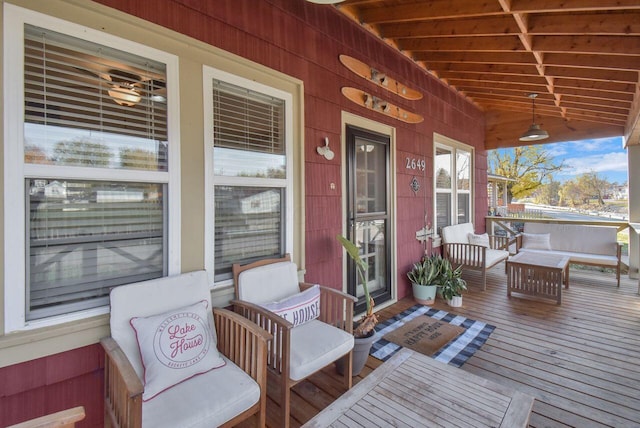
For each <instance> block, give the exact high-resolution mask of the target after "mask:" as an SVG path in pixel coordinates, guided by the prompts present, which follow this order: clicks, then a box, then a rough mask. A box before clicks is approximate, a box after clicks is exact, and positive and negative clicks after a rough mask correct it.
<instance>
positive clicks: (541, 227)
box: [524, 223, 618, 256]
mask: <svg viewBox="0 0 640 428" xmlns="http://www.w3.org/2000/svg"><path fill="white" fill-rule="evenodd" d="M524 232H525V233H549V234H550V237H551V238H550V241H551V249H552V250H554V251H569V252H574V253H589V254H607V255H611V256H615V255H616V253H617V245H616V242H617V233H618V231H617V228H616V227H615V226H587V225H578V224H545V223H525V225H524Z"/></svg>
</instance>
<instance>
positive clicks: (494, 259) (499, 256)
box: [486, 248, 509, 269]
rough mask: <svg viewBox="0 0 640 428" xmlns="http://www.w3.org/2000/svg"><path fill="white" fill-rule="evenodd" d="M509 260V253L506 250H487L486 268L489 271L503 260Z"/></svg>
mask: <svg viewBox="0 0 640 428" xmlns="http://www.w3.org/2000/svg"><path fill="white" fill-rule="evenodd" d="M508 258H509V252H508V251H506V250H492V249H490V248H488V249H487V253H486V266H487V269H489V268H490V267H492V266H494V265H496V264H498V263H500V262H501V261H503V260H507V259H508Z"/></svg>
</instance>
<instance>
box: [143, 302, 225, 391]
mask: <svg viewBox="0 0 640 428" xmlns="http://www.w3.org/2000/svg"><path fill="white" fill-rule="evenodd" d="M208 306H209V305H208V303H207V302H206V301H201V302H197V303H194V304H193V305H189V306H185V307H182V308H178V309H174V310H171V311H168V312H164V313H162V314H159V315H155V316H150V317H144V318H141V317H134V318H132V319H131V326H132V327H133V328H134V329H135V332H136V337H137V339H138V347H139V349H140V355H141V356H142V363H143V364H144V392H143V394H142V399H143V400H144V401H147V400H151V399H152V398H154V397H156V396H157V395H158V394H160V393H162V392H164V391H165V390H167V389H169V388H171V387H173V386H175V385H177V384H178V383H180V382H184V381H185V380H187V379H190V378H192V377H194V376H197V375H199V374H202V373H206V372H208V371H209V370H213V369H215V368H218V367H221V366H223V365H224V364H225V363H224V360H223V359H222V357H221V356H220V354H219V353H218V350H217V348H216V337H215V335H214V334H213V331H215V329H214V325H213V316H212V315H211V311H210V310H209V308H208Z"/></svg>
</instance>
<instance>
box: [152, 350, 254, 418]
mask: <svg viewBox="0 0 640 428" xmlns="http://www.w3.org/2000/svg"><path fill="white" fill-rule="evenodd" d="M224 359H225V360H226V363H227V364H225V366H224V367H220V368H218V369H216V370H212V371H210V372H207V373H204V374H202V375H199V376H196V377H194V378H191V379H189V380H187V381H185V382H182V383H180V384H178V385H176V386H174V387H173V388H171V389H169V390H167V391H165V392H163V393H162V394H160V395H158V396H156V397H155V398H153V399H152V400H149V401H146V402H143V403H142V426H143V427H148V428H163V427H166V428H175V427H180V428H196V427H198V428H200V427H201V428H205V427H206V428H210V427H217V426H219V425H221V424H223V423H224V422H226V421H228V420H229V419H231V418H233V417H234V416H236V415H238V414H240V413H242V412H243V411H245V410H247V409H248V408H250V407H251V406H253V405H254V404H255V403H257V402H258V400H259V399H260V387H259V386H258V384H257V383H256V382H255V381H254V380H253V379H252V378H251V377H250V376H249V375H247V374H246V373H245V372H244V371H242V370H241V369H240V368H238V367H237V366H236V365H234V364H233V363H232V362H230V361H229V360H227V359H226V358H224ZM222 386H224V388H223V387H222Z"/></svg>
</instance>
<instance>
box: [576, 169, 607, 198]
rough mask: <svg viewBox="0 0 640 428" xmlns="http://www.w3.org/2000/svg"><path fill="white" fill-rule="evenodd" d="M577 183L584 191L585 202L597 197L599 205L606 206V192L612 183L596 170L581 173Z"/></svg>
mask: <svg viewBox="0 0 640 428" xmlns="http://www.w3.org/2000/svg"><path fill="white" fill-rule="evenodd" d="M576 183H577V185H578V188H579V189H580V192H581V193H582V200H583V201H584V203H586V204H588V203H589V201H590V200H592V199H596V200H597V201H598V205H600V206H604V194H605V192H606V191H607V190H608V189H609V188H610V187H611V183H609V182H608V181H607V180H606V179H604V178H602V177H600V176H598V174H597V173H596V172H595V171H591V172H585V173H584V174H582V175H579V176H578V177H577V178H576Z"/></svg>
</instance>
